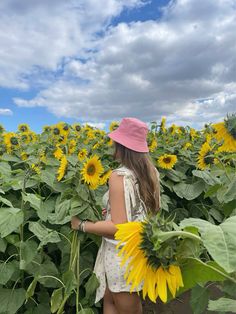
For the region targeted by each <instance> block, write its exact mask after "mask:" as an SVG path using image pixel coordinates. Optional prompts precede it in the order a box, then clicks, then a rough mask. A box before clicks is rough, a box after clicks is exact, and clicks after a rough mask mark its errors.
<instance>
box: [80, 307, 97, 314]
mask: <svg viewBox="0 0 236 314" xmlns="http://www.w3.org/2000/svg"><path fill="white" fill-rule="evenodd" d="M78 314H94V312H93V310H92V309H89V308H86V309H82V310H80V311H79V313H78Z"/></svg>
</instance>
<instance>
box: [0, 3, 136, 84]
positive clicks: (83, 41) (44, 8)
mask: <svg viewBox="0 0 236 314" xmlns="http://www.w3.org/2000/svg"><path fill="white" fill-rule="evenodd" d="M141 4H142V0H100V1H97V0H68V1H64V0H50V1H48V0H40V1H32V0H30V1H25V0H22V1H18V0H4V1H1V2H0V45H1V49H0V86H3V87H11V88H12V87H13V88H20V89H27V88H29V87H30V86H32V85H34V84H38V85H40V86H45V85H47V84H49V83H50V82H51V81H54V80H55V77H57V75H58V73H60V71H61V67H62V66H63V64H64V63H66V62H67V61H68V60H70V59H71V58H74V57H76V56H77V55H80V56H83V55H86V53H87V49H91V48H92V42H93V40H94V36H95V35H94V34H96V32H100V31H102V30H103V29H105V27H106V25H107V24H108V23H109V21H110V19H111V18H112V17H113V16H116V15H117V14H119V13H120V12H121V11H122V10H123V8H132V7H134V6H138V5H141ZM50 71H52V72H53V73H51V74H50V73H47V72H50ZM45 74H48V75H47V76H46V81H45Z"/></svg>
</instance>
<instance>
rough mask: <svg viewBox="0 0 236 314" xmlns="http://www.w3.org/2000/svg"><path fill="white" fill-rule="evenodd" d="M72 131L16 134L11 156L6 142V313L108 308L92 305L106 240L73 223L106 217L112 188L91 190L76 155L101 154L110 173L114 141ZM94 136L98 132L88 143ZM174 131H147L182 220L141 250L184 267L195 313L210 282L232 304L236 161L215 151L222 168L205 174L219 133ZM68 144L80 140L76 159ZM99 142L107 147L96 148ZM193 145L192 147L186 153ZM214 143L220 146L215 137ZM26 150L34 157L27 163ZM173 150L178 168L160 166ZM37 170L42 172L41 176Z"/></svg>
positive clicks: (2, 221) (1, 292)
mask: <svg viewBox="0 0 236 314" xmlns="http://www.w3.org/2000/svg"><path fill="white" fill-rule="evenodd" d="M226 126H227V128H228V129H229V130H230V131H231V132H232V133H233V131H234V129H235V120H233V119H232V118H230V119H229V118H228V119H227V123H226ZM64 127H65V128H66V129H68V128H69V131H70V132H69V133H68V134H69V135H68V138H67V140H66V141H65V142H63V143H62V142H61V141H62V140H63V136H64V135H65V134H64V133H63V132H64V131H63V132H62V128H58V126H57V132H58V131H59V133H60V132H62V134H59V135H58V136H57V137H55V136H54V133H55V132H54V131H53V132H54V133H53V132H51V131H50V128H49V129H48V130H46V131H44V132H43V133H42V134H40V135H35V136H36V141H33V140H31V141H30V142H28V143H24V142H23V141H22V140H21V138H20V133H19V132H18V133H16V137H17V142H18V143H20V145H19V147H18V148H17V149H13V150H12V151H11V152H8V151H7V149H6V145H5V144H4V140H3V136H2V135H1V137H0V314H1V313H2V314H13V313H19V314H21V313H22V314H42V313H44V314H50V313H57V314H60V313H63V311H64V312H65V313H77V314H78V313H80V314H91V313H101V305H100V304H98V305H97V306H96V307H95V305H94V299H95V291H96V288H97V286H98V284H99V283H98V281H97V279H96V277H95V275H94V274H93V267H94V262H95V258H96V254H97V250H98V247H99V245H100V242H101V239H100V238H99V237H97V236H95V235H89V234H82V233H80V232H72V230H71V228H70V219H71V217H72V216H75V215H78V216H79V217H80V218H81V219H88V220H91V221H96V220H99V219H101V209H102V195H103V194H104V192H105V191H106V189H107V186H106V185H103V186H99V188H98V189H96V190H95V191H93V190H90V189H89V188H88V186H87V185H86V184H84V182H83V180H82V178H81V174H80V171H81V169H82V166H83V161H79V160H78V157H77V153H78V152H79V151H80V150H81V149H83V148H85V149H86V150H87V152H88V156H89V157H90V156H92V155H93V154H95V153H96V154H98V155H99V156H100V159H101V161H102V164H103V167H104V169H105V170H108V169H109V168H114V167H117V166H118V164H117V162H116V161H114V160H113V158H112V155H113V148H112V147H111V146H108V145H107V142H108V138H107V136H106V135H102V134H101V133H100V132H99V131H98V130H95V129H92V128H88V129H86V128H85V129H82V128H81V127H79V128H78V130H77V131H76V132H72V127H71V126H69V125H64ZM63 130H64V129H63ZM91 130H92V132H95V133H96V136H95V138H91V139H89V136H88V133H89V132H90V131H91ZM175 130H176V126H175V127H174V126H172V127H170V128H168V129H166V130H165V128H163V129H160V130H158V125H157V123H153V124H152V126H151V132H150V133H149V135H148V139H151V140H157V143H158V144H157V148H156V149H154V150H153V151H152V152H151V158H152V160H153V162H154V163H155V165H156V166H157V167H158V170H159V172H160V178H161V209H162V215H163V217H167V216H170V215H171V217H174V218H173V221H172V223H173V225H171V227H170V228H169V229H168V230H166V227H167V226H164V227H163V228H162V225H161V223H163V221H164V220H163V221H159V222H160V223H159V225H157V226H158V228H156V227H155V224H154V223H153V224H151V225H150V226H149V227H150V228H149V230H148V232H149V233H148V238H147V239H146V240H147V241H146V242H145V243H143V246H144V247H145V248H146V249H147V250H148V251H149V258H150V259H151V260H152V258H155V257H157V256H158V258H159V259H160V260H162V262H163V261H164V262H165V263H167V264H168V263H169V262H170V259H172V260H176V259H177V260H178V262H179V261H181V265H182V269H181V270H182V274H183V280H184V287H183V288H181V289H180V290H179V292H178V293H179V294H181V293H182V292H184V291H186V290H188V289H192V288H193V289H194V290H193V292H192V298H191V304H192V307H193V309H194V313H195V314H200V313H201V311H204V308H205V307H206V304H207V298H208V294H207V292H206V290H204V289H205V288H201V287H204V285H205V284H206V283H207V282H217V283H218V284H219V285H220V286H221V290H222V293H224V294H225V296H226V297H227V299H231V300H233V298H234V296H233V291H235V286H234V284H235V282H234V281H235V271H236V270H235V268H236V265H235V261H236V256H235V252H236V250H235V239H236V234H235V230H236V227H235V215H236V178H235V165H236V162H235V160H236V155H235V153H233V152H231V153H230V152H229V153H226V152H223V153H220V152H219V153H216V157H217V158H218V159H219V160H220V162H219V163H218V164H214V165H211V167H210V168H207V169H204V170H199V168H198V167H197V157H198V152H199V149H200V148H201V146H202V144H203V143H204V142H205V140H206V135H207V133H208V132H210V131H209V130H211V128H210V127H209V129H205V130H202V131H201V132H196V134H195V135H194V136H193V135H192V134H191V133H190V130H189V128H188V127H187V128H183V127H182V128H180V129H179V130H178V132H177V131H175ZM95 133H94V134H95ZM66 136H67V135H66ZM31 138H32V134H31ZM70 140H75V141H76V147H75V151H74V152H72V153H70V152H69V146H70V145H69V141H70ZM100 141H101V143H102V141H103V144H102V145H101V146H100V147H97V148H94V144H97V142H99V143H100ZM151 142H152V141H151ZM187 142H191V144H192V147H191V148H189V149H184V148H183V147H184V145H185V144H186V143H187ZM212 144H213V145H214V147H215V148H218V147H219V146H220V144H219V143H217V142H216V141H215V140H213V141H212ZM58 145H59V146H60V148H61V149H62V151H63V153H64V155H65V156H66V158H67V161H68V166H67V170H66V172H65V175H64V176H63V179H62V180H61V181H58V180H57V172H58V168H59V166H60V161H59V160H58V159H57V158H55V156H54V152H55V149H56V148H57V147H58ZM215 151H216V150H215ZM23 152H25V153H27V154H28V158H27V159H25V160H23V159H22V157H21V153H23ZM42 152H44V153H45V157H46V158H45V160H44V161H42V160H41V158H40V154H41V153H42ZM165 153H167V154H174V155H176V157H177V163H176V164H175V166H174V167H173V168H171V169H162V168H161V167H159V166H158V164H157V159H158V158H159V157H160V156H161V155H163V154H165ZM33 165H37V166H38V167H39V169H40V172H39V173H37V172H36V171H35V170H33V168H32V166H33ZM187 218H190V219H187ZM186 219H187V220H186ZM159 229H160V230H161V231H160V230H159ZM199 238H200V240H199ZM160 248H161V249H160ZM232 278H233V280H232ZM194 287H195V288H194ZM201 289H203V290H201ZM223 301H224V299H223ZM223 301H222V300H219V302H218V301H211V302H210V303H209V310H211V309H212V308H213V307H214V306H216V307H217V311H221V310H220V308H222V309H223V308H224V309H226V307H225V306H226V305H224V304H225V303H224V302H223ZM233 301H234V300H233ZM216 302H218V303H216ZM230 302H231V301H230ZM197 304H201V307H199V308H198V307H197ZM222 304H223V305H222ZM230 304H231V303H230ZM232 304H233V303H232ZM224 311H226V310H224Z"/></svg>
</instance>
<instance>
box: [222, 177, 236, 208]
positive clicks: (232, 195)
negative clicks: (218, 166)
mask: <svg viewBox="0 0 236 314" xmlns="http://www.w3.org/2000/svg"><path fill="white" fill-rule="evenodd" d="M235 199H236V179H234V180H233V181H232V182H231V183H230V184H229V186H228V188H227V191H226V193H225V195H224V203H228V202H230V201H232V200H235Z"/></svg>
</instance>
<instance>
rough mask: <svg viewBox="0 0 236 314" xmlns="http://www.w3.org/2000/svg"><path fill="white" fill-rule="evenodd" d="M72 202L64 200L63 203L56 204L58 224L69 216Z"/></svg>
mask: <svg viewBox="0 0 236 314" xmlns="http://www.w3.org/2000/svg"><path fill="white" fill-rule="evenodd" d="M69 210H70V200H64V201H63V202H61V203H59V204H56V208H55V213H56V220H57V223H60V222H61V221H63V220H64V219H65V217H66V216H67V215H68V214H69Z"/></svg>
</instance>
